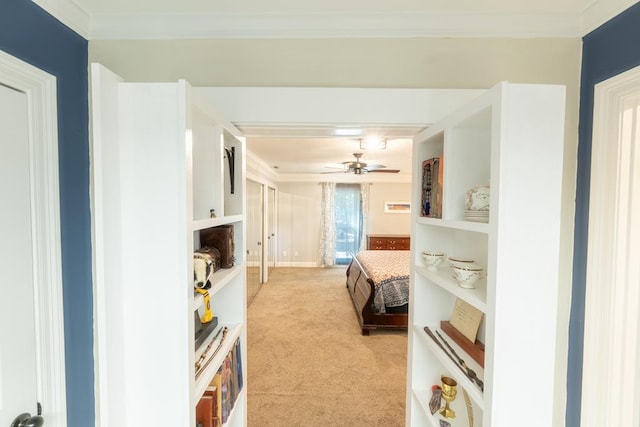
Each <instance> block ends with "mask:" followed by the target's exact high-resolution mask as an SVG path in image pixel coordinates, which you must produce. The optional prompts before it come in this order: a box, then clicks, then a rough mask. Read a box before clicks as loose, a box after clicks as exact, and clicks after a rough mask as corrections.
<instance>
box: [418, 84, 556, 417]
mask: <svg viewBox="0 0 640 427" xmlns="http://www.w3.org/2000/svg"><path fill="white" fill-rule="evenodd" d="M563 135H564V88H563V87H560V86H551V85H522V84H509V83H501V84H499V85H497V86H495V87H494V88H492V89H491V90H489V91H487V92H486V93H484V94H483V95H481V96H479V97H478V98H477V99H475V100H474V101H472V102H470V103H469V104H468V105H466V106H464V107H463V108H461V109H459V110H458V111H456V112H454V113H453V114H451V115H450V116H449V117H447V118H445V119H444V120H443V121H442V122H441V123H438V124H435V125H433V126H431V127H429V128H428V129H426V130H425V131H423V132H422V133H420V134H419V135H417V136H416V137H415V139H414V151H413V159H414V160H413V161H414V164H413V170H414V175H413V190H412V194H413V196H412V202H413V205H414V206H415V207H416V209H413V212H412V217H413V218H412V231H411V242H412V244H411V251H412V267H411V296H410V298H411V299H410V304H409V307H410V309H409V323H410V327H409V353H408V380H407V384H408V390H407V420H406V421H407V425H409V426H416V427H417V426H436V427H439V425H440V424H439V418H441V416H440V415H439V414H438V413H436V414H435V415H431V412H430V411H429V407H428V401H429V398H430V397H431V387H432V386H433V385H435V384H439V383H440V377H441V375H448V376H451V377H453V378H454V379H456V380H457V382H458V396H457V398H456V401H455V402H454V405H453V408H454V410H456V412H457V416H456V418H455V419H452V420H451V419H450V420H447V421H449V422H450V423H451V425H452V426H468V425H469V422H468V418H467V409H466V405H465V401H464V398H463V390H462V389H464V390H466V392H467V393H468V395H469V399H470V402H471V405H472V408H473V409H472V413H473V418H474V426H475V427H480V426H485V427H508V426H513V425H518V426H519V427H528V426H531V427H539V426H543V425H552V424H553V422H552V413H553V400H554V366H555V365H554V361H555V355H556V353H555V344H556V316H557V307H556V306H557V287H558V253H559V240H560V196H561V189H562V152H563ZM434 157H440V158H442V167H443V168H444V173H443V186H442V188H443V192H442V217H441V218H430V217H422V216H421V209H420V204H421V191H422V162H423V161H424V160H427V159H430V158H434ZM487 182H490V185H491V209H490V217H489V222H488V223H478V222H471V221H466V220H465V217H464V211H465V208H466V207H465V195H466V192H467V191H468V190H469V189H470V188H472V187H473V186H475V185H478V184H485V183H487ZM427 249H429V250H440V251H443V252H445V253H446V254H448V255H454V256H464V257H468V258H472V259H474V260H475V261H476V262H477V263H478V264H480V265H482V266H483V267H484V269H485V271H486V276H485V277H484V278H483V279H481V280H480V281H479V282H478V283H476V289H463V288H461V287H459V286H458V284H457V282H456V281H455V279H454V278H453V277H452V274H451V271H450V269H449V265H448V262H447V261H444V262H443V263H442V264H440V266H439V267H438V271H428V270H427V269H426V268H425V265H424V263H423V260H422V257H421V252H422V251H423V250H427ZM458 298H459V299H462V300H464V301H466V302H468V303H469V304H471V305H472V306H474V307H476V308H477V309H479V310H480V311H482V313H483V321H482V324H481V325H480V330H479V334H478V335H479V339H480V341H482V342H483V343H484V344H485V360H484V368H482V367H481V366H480V365H479V364H477V363H475V361H474V360H473V359H472V358H471V356H470V355H469V354H467V353H466V352H465V351H464V350H463V349H462V348H460V347H459V346H457V345H456V344H455V342H454V341H453V339H451V338H450V337H449V338H447V336H446V334H443V335H444V336H445V338H447V341H448V342H449V343H450V344H451V345H452V346H453V347H454V348H455V349H456V352H457V353H458V354H459V355H460V356H461V357H462V359H464V361H465V362H466V363H467V365H469V367H471V368H472V369H473V370H474V371H476V373H477V374H478V376H479V377H480V378H481V379H482V380H483V381H484V391H482V390H481V389H480V387H478V386H477V385H476V384H475V383H474V382H472V381H471V380H469V378H467V377H466V375H464V373H463V371H462V370H461V369H460V368H459V367H458V366H456V363H455V362H454V361H453V360H452V359H451V358H449V357H448V356H447V355H446V354H445V352H444V351H443V350H442V349H441V348H440V347H439V346H438V345H437V344H436V343H435V342H434V341H433V340H432V339H431V338H430V337H429V336H428V335H427V334H426V333H425V332H424V327H425V326H429V327H430V328H431V329H432V330H433V331H434V332H435V331H436V330H439V331H440V329H439V328H440V322H441V321H443V320H450V318H451V313H452V310H453V306H454V303H455V301H456V299H458ZM440 333H443V332H442V331H440ZM443 403H444V402H443Z"/></svg>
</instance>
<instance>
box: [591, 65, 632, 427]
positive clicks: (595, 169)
mask: <svg viewBox="0 0 640 427" xmlns="http://www.w3.org/2000/svg"><path fill="white" fill-rule="evenodd" d="M591 157H592V164H591V188H590V195H589V225H588V227H589V232H588V245H587V248H588V251H587V277H586V279H587V280H586V294H585V325H584V351H583V354H584V363H583V376H582V405H581V406H582V414H581V422H582V425H584V426H600V425H616V426H631V425H638V423H639V422H640V408H639V407H638V405H637V402H638V400H639V399H640V288H639V287H638V284H639V283H640V264H638V258H640V192H639V191H638V189H639V188H640V67H636V68H635V69H632V70H629V71H627V72H625V73H622V74H620V75H618V76H615V77H612V78H610V79H608V80H606V81H604V82H602V83H600V84H597V85H596V86H595V98H594V124H593V145H592V156H591ZM605 408H606V409H605Z"/></svg>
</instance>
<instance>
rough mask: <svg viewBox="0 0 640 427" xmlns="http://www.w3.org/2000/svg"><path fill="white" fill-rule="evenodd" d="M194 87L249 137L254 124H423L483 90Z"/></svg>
mask: <svg viewBox="0 0 640 427" xmlns="http://www.w3.org/2000/svg"><path fill="white" fill-rule="evenodd" d="M194 91H195V92H196V93H199V94H200V95H201V96H202V97H203V98H204V99H205V100H207V101H208V102H209V103H211V104H213V105H218V106H219V110H220V113H221V114H223V115H224V116H225V117H228V120H229V121H230V122H232V123H234V124H235V125H236V126H238V127H240V128H241V129H243V128H244V127H245V126H246V127H247V128H249V131H247V130H246V129H245V130H244V132H243V133H245V134H246V135H250V136H253V135H252V132H251V129H250V128H256V127H257V126H259V125H263V126H265V128H266V127H272V128H273V127H275V128H276V129H277V128H280V129H282V128H287V127H289V129H291V127H292V126H296V125H297V126H316V127H321V126H325V127H326V126H332V127H334V126H336V125H343V124H344V125H349V126H351V125H363V124H366V125H369V126H373V125H377V126H388V125H390V124H392V125H393V126H400V127H403V126H409V127H417V128H424V127H425V126H426V125H427V124H431V123H436V122H438V121H440V120H442V119H443V118H444V117H446V116H448V115H449V114H451V113H452V112H454V111H455V110H456V109H458V108H460V106H461V105H464V104H465V103H467V102H470V101H471V100H472V99H474V98H477V97H478V96H480V95H481V94H483V93H484V92H486V89H417V88H411V89H406V88H339V87H198V88H194ZM301 105H304V108H300V106H301ZM327 105H330V106H331V108H327ZM411 135H413V133H412V134H411Z"/></svg>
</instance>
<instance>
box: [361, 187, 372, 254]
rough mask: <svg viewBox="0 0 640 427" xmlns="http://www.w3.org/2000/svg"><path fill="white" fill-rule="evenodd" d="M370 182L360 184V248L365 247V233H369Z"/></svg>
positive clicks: (363, 248)
mask: <svg viewBox="0 0 640 427" xmlns="http://www.w3.org/2000/svg"><path fill="white" fill-rule="evenodd" d="M370 191H371V184H370V183H368V182H363V183H362V184H360V205H361V207H362V212H361V215H362V227H361V228H360V233H361V234H360V250H361V251H363V250H365V249H367V234H369V193H370Z"/></svg>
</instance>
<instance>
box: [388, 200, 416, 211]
mask: <svg viewBox="0 0 640 427" xmlns="http://www.w3.org/2000/svg"><path fill="white" fill-rule="evenodd" d="M384 213H411V202H384Z"/></svg>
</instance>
